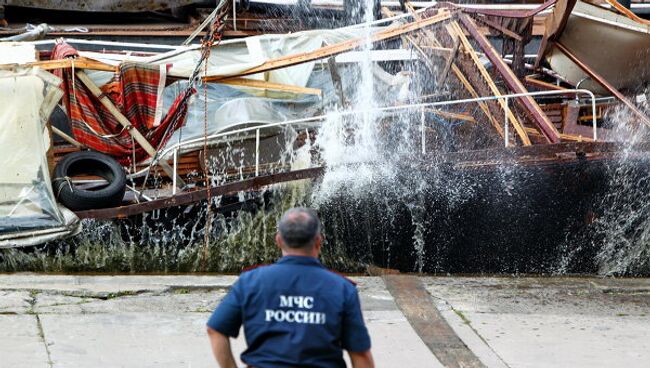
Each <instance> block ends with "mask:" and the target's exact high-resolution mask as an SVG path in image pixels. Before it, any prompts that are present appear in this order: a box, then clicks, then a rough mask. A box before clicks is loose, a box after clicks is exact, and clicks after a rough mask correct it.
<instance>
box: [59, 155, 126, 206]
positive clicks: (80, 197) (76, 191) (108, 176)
mask: <svg viewBox="0 0 650 368" xmlns="http://www.w3.org/2000/svg"><path fill="white" fill-rule="evenodd" d="M80 175H90V176H99V177H101V178H103V179H105V180H106V181H108V184H106V185H101V186H99V187H95V188H80V187H79V186H75V184H73V183H72V180H71V178H73V177H75V176H80ZM52 187H53V189H54V195H55V196H56V198H57V200H58V201H59V202H61V204H63V205H64V206H66V207H67V208H69V209H71V210H73V211H83V210H90V209H95V208H108V207H116V206H119V205H120V204H121V203H122V199H123V198H124V192H125V191H126V174H125V173H124V169H123V168H122V166H121V165H120V164H119V163H118V162H117V161H115V159H113V158H112V157H110V156H107V155H105V154H102V153H99V152H94V151H81V152H73V153H70V154H68V155H66V156H65V157H63V159H62V160H61V161H59V163H58V164H57V165H56V167H55V168H54V179H53V180H52Z"/></svg>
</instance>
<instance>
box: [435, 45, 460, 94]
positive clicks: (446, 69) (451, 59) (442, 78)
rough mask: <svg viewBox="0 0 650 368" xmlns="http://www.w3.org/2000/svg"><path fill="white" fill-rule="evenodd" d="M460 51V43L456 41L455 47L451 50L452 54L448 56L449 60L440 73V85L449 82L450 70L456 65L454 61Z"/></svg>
mask: <svg viewBox="0 0 650 368" xmlns="http://www.w3.org/2000/svg"><path fill="white" fill-rule="evenodd" d="M458 49H460V41H458V39H454V46H453V47H452V48H451V52H450V53H449V55H448V56H447V60H445V66H444V68H442V72H440V75H439V76H438V85H442V84H445V82H446V81H447V75H449V70H450V69H451V66H452V64H453V63H454V59H455V58H456V56H457V55H458Z"/></svg>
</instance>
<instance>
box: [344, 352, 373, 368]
mask: <svg viewBox="0 0 650 368" xmlns="http://www.w3.org/2000/svg"><path fill="white" fill-rule="evenodd" d="M348 354H350V361H351V362H352V367H353V368H375V362H374V361H373V359H372V353H371V352H370V350H366V351H364V352H360V353H355V352H352V351H348Z"/></svg>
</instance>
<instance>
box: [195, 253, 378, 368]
mask: <svg viewBox="0 0 650 368" xmlns="http://www.w3.org/2000/svg"><path fill="white" fill-rule="evenodd" d="M207 324H208V326H209V327H210V328H212V329H214V330H216V331H219V332H221V333H222V334H224V335H226V336H231V337H237V335H238V334H239V328H240V326H241V325H242V324H243V325H244V334H245V336H246V343H247V345H248V349H246V351H244V352H243V353H242V355H241V359H242V361H243V362H244V363H246V364H248V365H250V366H252V367H255V368H267V367H274V368H275V367H323V368H324V367H345V362H344V361H343V349H345V350H348V351H351V352H363V351H367V350H369V349H370V336H369V335H368V330H367V329H366V326H365V324H364V322H363V317H362V315H361V306H360V304H359V295H358V294H357V289H356V287H355V286H354V285H353V284H352V282H351V281H349V280H347V279H346V278H344V277H342V276H340V275H338V274H336V273H334V272H331V271H329V270H327V269H326V268H325V267H323V265H322V264H321V263H320V261H319V260H318V259H316V258H313V257H301V256H286V257H282V258H280V260H279V261H278V262H276V263H275V264H272V265H270V266H265V267H258V268H255V269H253V270H251V271H248V272H245V273H243V274H242V275H241V276H240V277H239V280H237V282H236V283H235V284H234V285H233V286H232V288H231V290H230V292H229V293H228V295H226V297H225V298H224V299H223V301H222V302H221V304H219V307H218V308H217V309H216V310H215V311H214V313H213V314H212V316H211V317H210V319H209V320H208V323H207Z"/></svg>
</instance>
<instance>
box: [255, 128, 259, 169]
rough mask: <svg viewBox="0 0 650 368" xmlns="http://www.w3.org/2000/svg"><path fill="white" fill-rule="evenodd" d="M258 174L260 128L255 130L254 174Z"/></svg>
mask: <svg viewBox="0 0 650 368" xmlns="http://www.w3.org/2000/svg"><path fill="white" fill-rule="evenodd" d="M259 175H260V130H259V128H258V129H257V130H256V131H255V176H259Z"/></svg>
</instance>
